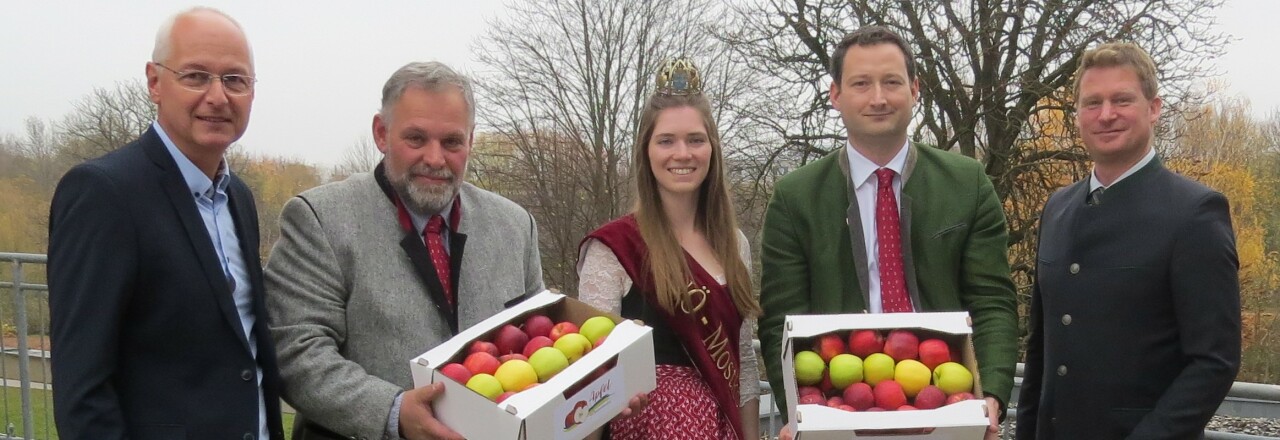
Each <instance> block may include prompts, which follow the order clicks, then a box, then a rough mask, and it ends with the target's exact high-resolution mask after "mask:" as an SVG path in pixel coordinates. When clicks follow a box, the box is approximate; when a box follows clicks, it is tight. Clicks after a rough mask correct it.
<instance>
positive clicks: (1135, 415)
mask: <svg viewBox="0 0 1280 440" xmlns="http://www.w3.org/2000/svg"><path fill="white" fill-rule="evenodd" d="M1150 413H1151V408H1112V409H1111V411H1109V412H1108V413H1107V417H1109V418H1110V419H1111V424H1112V428H1114V429H1116V431H1114V432H1113V433H1115V434H1121V436H1126V435H1129V433H1130V432H1133V428H1134V427H1135V426H1138V423H1141V422H1142V419H1143V418H1145V417H1146V416H1147V414H1150Z"/></svg>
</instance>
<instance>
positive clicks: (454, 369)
mask: <svg viewBox="0 0 1280 440" xmlns="http://www.w3.org/2000/svg"><path fill="white" fill-rule="evenodd" d="M440 374H443V375H445V376H448V377H449V378H450V379H453V381H454V382H457V383H458V384H460V385H466V384H467V381H468V380H471V370H468V369H467V367H464V366H462V364H459V363H457V362H454V363H451V364H445V366H443V367H440Z"/></svg>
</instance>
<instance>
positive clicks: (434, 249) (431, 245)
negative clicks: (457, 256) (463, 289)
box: [422, 214, 453, 304]
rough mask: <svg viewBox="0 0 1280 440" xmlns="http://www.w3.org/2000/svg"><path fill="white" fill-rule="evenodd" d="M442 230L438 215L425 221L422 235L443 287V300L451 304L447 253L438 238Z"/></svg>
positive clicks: (440, 218) (442, 223)
mask: <svg viewBox="0 0 1280 440" xmlns="http://www.w3.org/2000/svg"><path fill="white" fill-rule="evenodd" d="M442 229H444V217H441V216H440V215H439V214H436V215H433V216H431V219H430V220H427V227H425V228H423V231H422V235H424V236H426V238H427V240H426V241H427V252H429V253H431V265H432V266H435V267H436V276H437V277H439V278H440V285H441V286H443V287H444V298H445V300H447V301H449V304H453V286H451V285H450V283H451V282H450V280H451V278H450V277H449V253H448V252H445V250H444V240H443V239H442V238H441V237H440V231H441V230H442Z"/></svg>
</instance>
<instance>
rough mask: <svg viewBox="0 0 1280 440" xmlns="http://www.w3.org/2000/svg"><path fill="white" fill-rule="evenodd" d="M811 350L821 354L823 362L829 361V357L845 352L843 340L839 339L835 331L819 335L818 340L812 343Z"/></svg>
mask: <svg viewBox="0 0 1280 440" xmlns="http://www.w3.org/2000/svg"><path fill="white" fill-rule="evenodd" d="M813 351H815V352H817V353H818V355H819V356H822V361H823V362H831V358H833V357H836V356H839V355H842V354H844V353H845V352H846V350H845V346H844V340H843V339H840V336H838V335H836V334H835V333H827V334H825V335H822V336H819V337H818V340H817V341H814V343H813Z"/></svg>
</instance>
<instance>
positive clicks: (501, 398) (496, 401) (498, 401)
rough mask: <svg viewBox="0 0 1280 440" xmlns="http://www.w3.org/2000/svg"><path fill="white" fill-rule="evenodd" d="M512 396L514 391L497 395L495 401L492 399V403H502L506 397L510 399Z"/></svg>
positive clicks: (514, 393)
mask: <svg viewBox="0 0 1280 440" xmlns="http://www.w3.org/2000/svg"><path fill="white" fill-rule="evenodd" d="M514 395H516V392H515V391H507V392H505V393H502V394H499V395H498V398H497V399H493V402H494V403H502V401H503V400H507V398H508V397H511V396H514Z"/></svg>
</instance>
